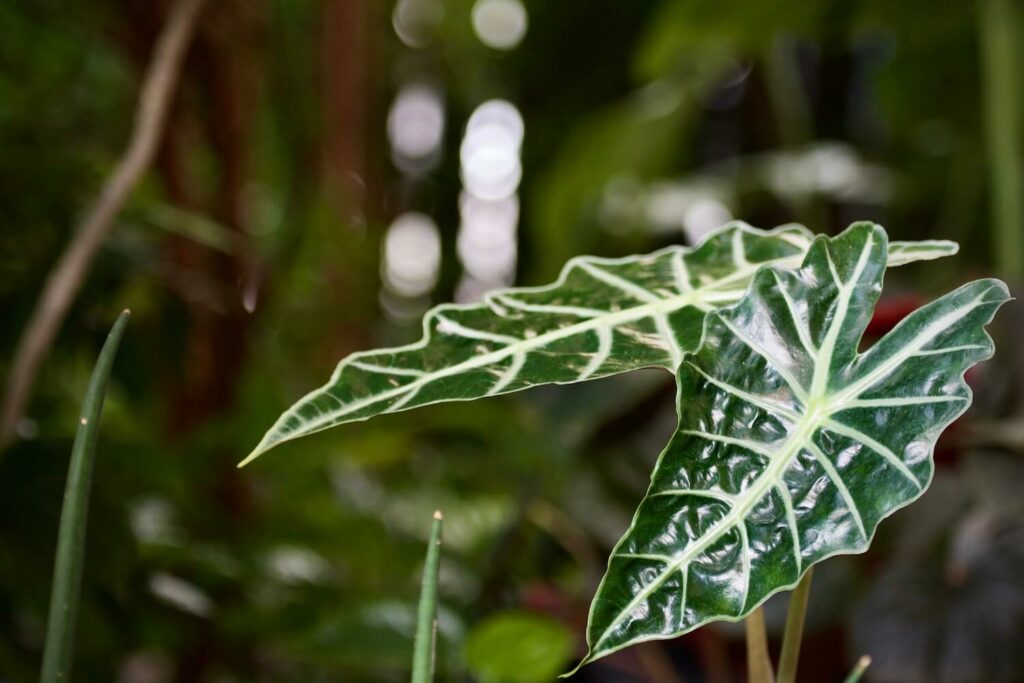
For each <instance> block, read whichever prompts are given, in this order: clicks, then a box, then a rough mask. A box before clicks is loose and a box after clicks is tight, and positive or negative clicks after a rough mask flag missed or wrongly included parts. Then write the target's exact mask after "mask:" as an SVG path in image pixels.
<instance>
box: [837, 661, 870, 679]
mask: <svg viewBox="0 0 1024 683" xmlns="http://www.w3.org/2000/svg"><path fill="white" fill-rule="evenodd" d="M869 666H871V657H868V656H867V655H864V656H863V657H861V658H860V659H859V660H857V666H855V667H853V671H851V672H850V675H849V676H847V677H846V680H845V681H843V683H857V681H859V680H860V677H861V676H863V675H864V672H865V671H867V668H868V667H869Z"/></svg>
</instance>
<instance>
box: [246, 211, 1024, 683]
mask: <svg viewBox="0 0 1024 683" xmlns="http://www.w3.org/2000/svg"><path fill="white" fill-rule="evenodd" d="M892 246H893V248H892V250H890V245H889V242H888V237H887V235H886V233H885V231H884V230H882V229H881V228H880V227H879V226H876V225H873V224H869V223H862V224H855V225H853V226H851V227H850V228H849V229H848V230H847V231H846V232H844V233H843V234H842V235H840V236H838V237H836V238H828V237H824V236H820V237H817V238H814V239H811V238H810V236H809V235H808V234H807V233H806V231H805V230H803V229H802V228H783V229H779V230H776V231H773V232H767V233H765V232H760V231H755V230H753V229H750V228H747V227H745V226H735V225H734V226H727V227H725V228H723V229H721V230H719V231H718V232H716V233H714V234H713V235H711V236H709V237H708V238H707V239H706V240H705V241H704V242H702V243H701V244H700V245H698V246H697V247H695V248H694V249H692V250H687V249H682V248H671V249H667V250H664V251H661V252H657V253H655V254H651V255H648V256H639V257H631V258H627V259H619V260H607V259H594V258H586V257H585V258H580V259H575V260H573V261H572V262H570V263H569V264H568V265H567V266H566V268H565V270H564V271H563V274H562V276H561V277H560V278H559V280H558V281H557V282H556V283H555V284H554V285H551V286H550V287H543V288H534V289H514V290H505V291H499V292H495V293H493V294H491V295H489V296H488V297H486V299H485V302H484V303H483V304H480V305H472V306H442V307H439V308H438V309H435V310H434V311H432V312H431V313H429V314H428V315H427V316H426V318H425V320H424V337H423V339H422V340H421V341H420V342H417V343H415V344H411V345H409V346H406V347H400V348H396V349H385V350H381V351H371V352H366V353H359V354H355V355H353V356H351V357H349V358H347V359H345V360H344V361H342V363H341V364H340V365H339V366H338V369H337V370H336V371H335V373H334V375H333V376H332V378H331V380H330V382H329V383H328V384H327V385H326V386H324V387H323V388H321V389H318V390H316V391H314V392H313V393H311V394H309V395H308V396H306V397H305V398H303V399H301V400H300V401H299V402H298V403H297V404H296V405H295V406H293V407H292V408H291V409H289V410H288V411H287V412H286V413H285V414H284V415H282V416H281V418H280V419H279V420H278V421H277V423H276V424H275V425H274V426H273V427H272V428H271V430H270V431H269V432H268V433H267V435H266V436H265V437H264V438H263V440H262V441H261V442H260V443H259V445H258V446H257V447H256V449H255V450H254V451H253V453H252V454H250V456H249V458H247V459H246V461H245V462H249V461H251V460H252V459H253V458H255V457H257V456H259V455H260V454H262V453H263V452H265V451H266V450H269V449H270V448H272V447H274V446H275V445H277V444H278V443H281V442H283V441H287V440H290V439H294V438H298V437H301V436H304V435H307V434H311V433H314V432H317V431H321V430H323V429H326V428H329V427H331V426H334V425H337V424H341V423H344V422H351V421H355V420H364V419H368V418H370V417H373V416H375V415H379V414H382V413H387V412H395V411H398V410H404V409H409V408H413V407H417V406H421V405H427V404H430V403H436V402H440V401H450V400H469V399H474V398H479V397H483V396H491V395H496V394H499V393H504V392H508V391H515V390H518V389H524V388H527V387H529V386H533V385H537V384H544V383H568V382H575V381H582V380H587V379H592V378H597V377H602V376H607V375H609V374H613V373H616V372H622V371H625V370H631V369H635V368H640V367H646V366H658V367H666V368H669V369H675V370H676V381H677V386H678V402H677V414H678V426H677V429H676V433H675V435H674V436H673V437H672V440H671V441H670V443H669V444H668V446H667V447H666V449H665V450H664V451H663V452H662V454H661V456H660V458H659V460H658V463H657V464H656V466H655V470H654V473H653V475H652V482H651V486H650V489H649V491H648V494H647V496H646V498H645V499H644V500H643V501H642V502H641V504H640V506H639V508H638V510H637V512H636V515H635V517H634V519H633V523H632V524H631V525H630V527H629V529H628V530H627V532H626V534H625V535H624V536H623V537H622V539H621V540H620V541H619V543H618V544H617V546H616V548H615V549H614V551H613V552H612V555H611V559H610V560H609V564H608V570H607V572H606V574H605V577H604V579H603V580H602V582H601V585H600V586H599V588H598V591H597V595H596V596H595V598H594V600H593V602H592V604H591V611H590V618H589V624H588V630H587V643H588V646H589V652H588V654H587V656H586V657H585V658H584V660H583V662H582V663H587V662H590V661H593V660H595V659H598V658H600V657H604V656H606V655H608V654H611V653H613V652H615V651H617V650H620V649H622V648H624V647H627V646H629V645H632V644H635V643H639V642H643V641H647V640H652V639H662V638H670V637H674V636H677V635H680V634H682V633H686V632H688V631H690V630H693V629H695V628H698V627H699V626H701V625H703V624H705V623H707V622H709V621H716V620H725V621H737V620H741V619H744V618H745V617H748V615H751V613H754V614H755V616H756V617H758V618H757V619H756V620H753V621H749V622H748V634H749V637H750V639H751V641H754V640H755V639H758V638H760V633H761V632H762V631H763V624H761V622H760V616H759V614H758V613H757V612H755V610H757V608H758V607H759V605H761V603H763V602H764V600H766V599H767V598H768V597H769V596H770V595H772V594H773V593H776V592H779V591H781V590H784V589H787V588H792V587H794V586H796V585H797V584H798V582H799V581H800V579H801V577H802V576H803V575H804V574H805V573H806V572H807V571H808V569H809V568H810V567H811V566H812V565H813V564H814V563H816V562H819V561H821V560H824V559H827V558H829V557H832V556H834V555H839V554H849V553H856V552H863V551H864V550H866V549H867V547H868V546H869V544H870V542H871V539H872V537H873V536H874V532H875V529H876V527H877V525H878V524H879V522H880V521H881V520H882V519H884V518H885V517H887V516H889V515H891V514H892V513H893V512H895V511H896V510H897V509H899V508H901V507H904V506H905V505H907V504H909V503H910V502H912V501H913V500H915V499H917V498H918V497H919V496H920V495H921V494H922V493H923V492H924V490H925V489H926V488H927V486H928V484H929V483H930V481H931V477H932V472H933V462H932V457H931V456H932V452H933V450H934V445H935V440H936V439H937V438H938V436H939V434H940V433H941V432H942V431H943V429H944V428H945V427H946V426H948V425H949V424H950V423H951V422H952V421H953V420H954V419H955V418H956V417H957V416H959V415H961V414H962V413H963V412H964V411H965V410H966V409H967V407H968V405H969V404H970V401H971V393H970V390H969V389H968V388H967V386H966V384H965V383H964V381H963V375H964V373H965V372H966V371H967V369H968V368H969V367H971V366H972V365H974V364H975V363H977V362H979V361H980V360H983V359H985V358H988V357H989V356H990V355H991V354H992V350H993V347H992V341H991V339H990V338H989V337H988V335H987V333H986V332H985V329H984V327H985V325H986V324H987V323H988V322H989V321H990V320H991V319H992V317H993V315H994V314H995V311H996V310H997V309H998V308H999V306H1000V305H1002V304H1003V303H1004V302H1005V301H1007V300H1008V298H1009V294H1008V291H1007V289H1006V286H1005V285H1004V284H1003V283H1001V282H999V281H998V280H980V281H977V282H973V283H970V284H968V285H964V286H963V287H961V288H959V289H958V290H956V291H954V292H951V293H949V294H947V295H945V296H943V297H941V298H939V299H938V300H936V301H934V302H932V303H931V304H929V305H927V306H925V307H923V308H921V309H919V310H917V311H915V312H914V313H912V314H911V315H910V316H908V317H907V318H906V319H905V320H904V321H903V322H901V323H900V324H899V325H897V326H896V328H894V329H893V330H892V331H891V332H890V333H889V334H887V335H886V336H885V337H883V338H882V339H881V340H879V341H878V342H877V343H876V344H875V345H874V346H872V347H871V348H869V349H867V350H865V351H863V352H860V351H859V350H858V345H859V342H860V340H861V337H862V336H863V334H864V331H865V328H866V326H867V324H868V321H869V320H870V318H871V315H872V313H873V311H874V307H875V303H876V301H877V299H878V296H879V295H880V293H881V289H882V279H883V276H884V274H885V270H886V267H887V264H898V263H902V262H906V261H907V260H913V259H916V258H934V257H937V256H941V255H944V254H948V253H950V252H951V251H953V250H954V248H953V247H952V245H950V244H948V243H941V244H937V243H924V244H899V245H897V244H894V245H892ZM243 464H244V463H243ZM796 607H797V608H798V609H802V607H800V605H797V606H796ZM792 623H793V626H792V630H793V631H794V632H795V631H796V630H797V627H798V625H799V623H800V620H799V619H798V618H794V619H793V620H792ZM754 649H757V648H754ZM754 649H752V650H751V652H752V656H751V661H752V663H757V664H758V666H757V667H755V666H752V667H751V668H752V672H751V673H752V676H755V677H758V678H756V680H768V679H770V678H771V673H770V664H766V666H762V664H765V663H766V662H767V657H766V654H765V652H764V648H760V649H758V652H757V653H755V652H754ZM790 650H792V646H790ZM788 659H789V660H794V661H790V662H789V664H787V667H788V668H789V671H787V673H786V676H787V677H791V676H792V675H793V672H794V671H795V655H791V656H789V657H788ZM758 662H760V663H758ZM755 668H759V669H765V668H766V670H761V672H760V673H757V671H755V670H754V669H755Z"/></svg>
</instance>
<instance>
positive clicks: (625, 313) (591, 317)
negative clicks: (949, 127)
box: [243, 222, 957, 464]
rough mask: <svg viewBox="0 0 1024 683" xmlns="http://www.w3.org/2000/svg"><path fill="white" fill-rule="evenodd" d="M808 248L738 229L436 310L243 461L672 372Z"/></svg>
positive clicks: (798, 241)
mask: <svg viewBox="0 0 1024 683" xmlns="http://www.w3.org/2000/svg"><path fill="white" fill-rule="evenodd" d="M865 225H867V224H865ZM812 237H813V236H812V235H811V233H810V232H809V231H808V230H807V229H806V228H804V227H802V226H799V225H789V226H782V227H779V228H776V229H774V230H758V229H756V228H752V227H750V226H749V225H746V224H745V223H739V222H736V223H731V224H729V225H726V226H724V227H722V228H721V229H720V230H717V231H715V232H714V233H712V234H710V235H708V236H707V237H706V238H705V239H704V240H702V241H701V243H700V244H698V245H696V246H694V247H692V248H691V247H681V246H673V247H669V248H667V249H662V250H661V251H658V252H655V253H653V254H646V255H640V256H630V257H627V258H620V259H605V258H597V257H593V256H583V257H579V258H575V259H573V260H571V261H570V262H569V263H567V264H566V267H565V269H564V270H563V271H562V275H561V276H560V277H559V278H558V281H557V282H555V283H554V284H552V285H550V286H547V287H523V288H515V289H506V290H498V291H495V292H491V293H490V294H488V295H487V296H486V297H485V298H484V301H483V302H481V303H479V304H469V305H452V304H444V305H441V306H438V307H437V308H435V309H433V310H432V311H430V312H429V313H428V314H427V316H426V317H425V318H424V321H423V339H421V340H420V341H418V342H416V343H414V344H409V345H407V346H402V347H398V348H392V349H378V350H374V351H364V352H360V353H356V354H353V355H351V356H349V357H348V358H345V359H344V360H342V361H341V363H340V364H339V365H338V367H337V369H336V370H335V371H334V374H333V375H332V376H331V379H330V380H329V381H328V382H327V384H325V385H324V386H322V387H320V388H319V389H317V390H315V391H313V392H311V393H310V394H308V395H306V396H304V397H303V398H301V399H299V400H298V401H297V402H296V403H295V405H293V406H292V407H291V408H289V409H288V410H287V411H286V412H285V413H284V414H283V415H281V417H280V418H279V419H278V420H277V422H276V423H275V424H274V425H273V427H271V428H270V430H269V431H268V432H267V433H266V435H265V436H264V437H263V439H262V440H261V441H260V443H259V444H258V445H257V446H256V448H255V449H254V450H253V452H252V453H251V454H250V455H249V457H248V458H246V460H245V462H249V461H251V460H252V459H254V458H256V457H257V456H259V455H260V454H262V453H264V452H266V451H267V450H269V449H271V448H273V447H274V446H276V445H278V444H280V443H283V442H285V441H289V440H291V439H296V438H299V437H302V436H306V435H309V434H312V433H315V432H318V431H321V430H324V429H328V428H330V427H333V426H336V425H340V424H343V423H346V422H354V421H358V420H366V419H368V418H371V417H375V416H377V415H383V414H387V413H394V412H398V411H400V410H408V409H410V408H416V407H419V406H424V405H430V404H432V403H439V402H443V401H465V400H471V399H476V398H483V397H486V396H494V395H497V394H504V393H509V392H512V391H518V390H520V389H526V388H528V387H531V386H538V385H542V384H553V383H555V384H566V383H572V382H580V381H584V380H591V379H598V378H600V377H607V376H608V375H613V374H616V373H620V372H627V371H630V370H637V369H639V368H643V367H663V368H665V369H668V370H674V369H675V367H676V365H678V363H679V360H680V358H681V356H682V354H683V353H684V352H686V351H691V350H692V349H693V348H694V347H695V346H696V344H697V342H698V340H699V339H700V332H701V327H702V324H703V322H704V315H705V314H706V313H707V312H708V311H711V310H715V309H717V308H721V307H722V306H725V305H728V304H732V303H735V302H736V301H737V300H738V299H739V298H740V297H741V296H742V295H743V292H744V291H745V290H746V288H747V286H748V285H749V284H750V279H751V277H753V275H754V273H755V272H756V271H757V269H758V268H759V267H761V266H764V265H775V266H779V267H787V268H793V267H796V266H798V265H800V262H801V261H802V260H803V257H804V255H805V254H806V252H807V248H808V247H809V246H810V244H811V240H812ZM956 250H957V246H956V244H955V243H953V242H946V241H941V240H929V241H924V242H900V243H893V245H892V249H891V250H890V252H889V256H888V258H889V264H890V265H902V264H905V263H910V262H913V261H921V260H928V259H934V258H940V257H942V256H948V255H950V254H953V253H956ZM243 464H244V463H243Z"/></svg>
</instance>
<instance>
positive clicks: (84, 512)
mask: <svg viewBox="0 0 1024 683" xmlns="http://www.w3.org/2000/svg"><path fill="white" fill-rule="evenodd" d="M128 317H129V313H128V311H124V312H123V313H121V315H120V317H118V319H117V322H115V323H114V327H113V329H111V330H110V334H109V335H108V336H107V341H106V343H104V344H103V349H102V350H101V351H100V355H99V358H98V359H97V360H96V367H95V368H94V369H93V371H92V377H91V378H90V379H89V386H88V388H87V389H86V390H85V398H84V399H83V400H82V413H81V415H80V417H79V421H78V422H79V424H78V431H77V432H76V433H75V443H74V445H73V446H72V448H71V463H70V465H69V466H68V480H67V484H66V485H65V488H64V504H63V507H62V508H61V513H60V531H59V532H58V536H57V557H56V561H55V562H54V569H53V588H52V590H51V593H50V616H49V619H48V620H47V627H46V647H45V650H44V651H43V670H42V674H41V676H40V679H39V680H40V681H41V683H58V681H68V680H70V678H71V676H70V674H71V661H72V657H73V654H74V645H75V622H76V619H77V616H78V601H79V589H80V587H81V583H82V561H83V559H84V556H85V527H86V520H87V519H88V515H89V490H90V488H91V484H92V470H93V463H94V461H95V459H96V458H95V456H96V439H97V436H98V435H99V426H100V416H101V415H102V414H103V399H104V397H105V396H106V392H107V380H108V379H109V377H110V369H111V367H113V364H114V356H115V355H116V353H117V347H118V345H119V344H120V343H121V337H122V336H123V334H124V328H125V326H126V325H127V324H128Z"/></svg>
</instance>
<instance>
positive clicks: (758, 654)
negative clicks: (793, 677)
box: [743, 607, 775, 683]
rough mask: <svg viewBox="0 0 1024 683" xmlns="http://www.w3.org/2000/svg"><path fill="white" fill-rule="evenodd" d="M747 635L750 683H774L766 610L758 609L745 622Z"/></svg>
mask: <svg viewBox="0 0 1024 683" xmlns="http://www.w3.org/2000/svg"><path fill="white" fill-rule="evenodd" d="M743 626H744V629H745V631H746V635H747V676H748V680H749V681H750V683H774V680H775V674H774V673H773V672H772V660H771V658H770V657H769V656H768V634H767V631H766V629H765V625H764V608H763V607H758V608H757V609H756V610H754V611H753V612H751V613H750V616H748V617H747V618H746V619H744V620H743Z"/></svg>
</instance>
